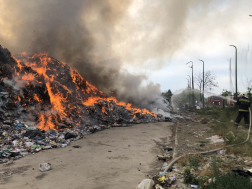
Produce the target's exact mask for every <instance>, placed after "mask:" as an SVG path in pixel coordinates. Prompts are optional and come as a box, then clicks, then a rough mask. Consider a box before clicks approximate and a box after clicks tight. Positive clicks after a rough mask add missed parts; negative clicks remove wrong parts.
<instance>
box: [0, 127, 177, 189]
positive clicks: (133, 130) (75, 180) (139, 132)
mask: <svg viewBox="0 0 252 189" xmlns="http://www.w3.org/2000/svg"><path fill="white" fill-rule="evenodd" d="M172 128H173V124H172V123H168V122H163V123H149V124H138V125H132V126H130V127H120V128H119V127H116V128H111V129H107V130H104V131H101V132H97V133H95V134H92V135H86V136H85V137H84V139H81V140H78V141H75V142H72V143H71V145H70V146H68V147H66V148H60V149H53V150H45V151H41V152H39V153H37V154H34V155H29V156H26V157H24V158H22V159H20V160H17V161H14V164H12V165H9V166H8V167H5V166H3V165H1V166H0V172H1V174H2V173H3V172H4V171H7V173H12V175H11V176H10V178H8V176H6V178H5V179H1V180H0V188H2V189H17V188H23V189H56V188H60V189H118V188H122V189H124V188H125V189H130V188H135V187H136V186H137V185H138V183H139V182H141V181H142V179H144V178H146V175H147V174H148V173H150V172H153V171H155V170H156V171H157V168H160V166H161V163H160V162H156V161H157V159H156V155H157V153H161V149H162V146H161V145H167V144H170V143H171V141H170V140H171V136H172V132H171V130H172ZM74 145H80V146H81V148H73V147H72V146H74ZM42 162H49V163H51V165H52V169H51V170H50V171H48V172H44V173H42V172H40V170H39V166H38V165H39V163H42ZM157 172H158V171H157Z"/></svg>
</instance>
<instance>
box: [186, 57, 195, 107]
mask: <svg viewBox="0 0 252 189" xmlns="http://www.w3.org/2000/svg"><path fill="white" fill-rule="evenodd" d="M189 63H192V66H191V67H190V66H189V68H192V105H193V108H194V105H195V102H194V83H193V61H190V62H187V63H186V64H189Z"/></svg>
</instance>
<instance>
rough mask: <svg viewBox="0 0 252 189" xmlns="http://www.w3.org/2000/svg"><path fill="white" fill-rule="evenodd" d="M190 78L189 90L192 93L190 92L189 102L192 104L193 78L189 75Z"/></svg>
mask: <svg viewBox="0 0 252 189" xmlns="http://www.w3.org/2000/svg"><path fill="white" fill-rule="evenodd" d="M187 76H188V77H189V79H190V85H189V88H190V92H189V102H190V104H192V100H191V93H192V89H191V88H192V87H191V76H190V75H187Z"/></svg>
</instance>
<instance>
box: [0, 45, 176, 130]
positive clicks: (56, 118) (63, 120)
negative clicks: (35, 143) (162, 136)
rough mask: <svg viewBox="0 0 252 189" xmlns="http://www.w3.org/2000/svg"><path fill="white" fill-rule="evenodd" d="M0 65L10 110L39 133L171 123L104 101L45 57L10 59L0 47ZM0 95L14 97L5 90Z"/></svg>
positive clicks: (69, 70) (97, 92) (112, 100)
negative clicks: (120, 124)
mask: <svg viewBox="0 0 252 189" xmlns="http://www.w3.org/2000/svg"><path fill="white" fill-rule="evenodd" d="M0 63H1V64H0V83H2V84H5V85H7V84H8V85H9V86H12V87H13V89H15V92H16V94H14V95H13V96H12V99H11V101H10V103H12V105H13V108H18V109H19V113H20V112H21V114H22V116H23V117H24V116H28V117H29V119H30V121H33V122H36V126H37V127H38V128H40V129H42V130H50V129H54V130H59V129H62V128H71V127H78V126H80V125H87V124H88V125H104V124H105V125H108V124H114V123H142V122H155V121H171V118H168V117H164V116H162V115H161V114H160V115H156V114H155V113H152V112H150V111H149V110H146V109H139V108H135V107H132V105H131V104H130V103H124V102H120V101H118V100H117V99H116V98H115V97H113V96H111V97H107V96H106V95H105V94H104V93H103V92H101V91H100V90H98V89H97V88H96V87H95V86H93V85H91V84H90V83H89V82H88V81H86V80H85V79H84V78H83V77H81V76H80V75H79V73H78V72H77V71H75V70H73V69H72V68H71V67H69V66H68V65H67V64H65V63H62V62H60V61H58V60H57V59H54V58H52V57H49V56H48V55H47V54H45V53H44V54H34V55H33V56H28V55H27V54H26V53H22V54H19V55H16V56H15V57H14V56H13V55H12V54H11V53H10V52H9V51H8V50H7V49H3V48H2V47H1V46H0ZM0 92H11V94H13V93H14V92H13V91H7V90H6V88H5V89H4V90H2V91H0ZM0 111H1V110H0ZM24 114H25V115H24Z"/></svg>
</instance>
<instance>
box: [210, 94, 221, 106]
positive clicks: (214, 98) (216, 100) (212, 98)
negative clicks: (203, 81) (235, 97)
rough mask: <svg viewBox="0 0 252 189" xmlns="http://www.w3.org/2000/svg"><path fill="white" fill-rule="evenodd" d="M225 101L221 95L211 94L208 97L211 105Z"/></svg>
mask: <svg viewBox="0 0 252 189" xmlns="http://www.w3.org/2000/svg"><path fill="white" fill-rule="evenodd" d="M222 103H223V99H222V98H221V97H220V96H210V97H208V104H209V105H211V104H212V105H221V104H222Z"/></svg>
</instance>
